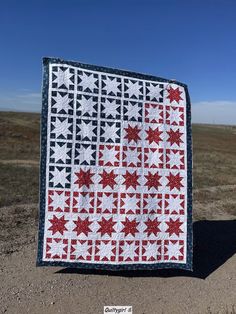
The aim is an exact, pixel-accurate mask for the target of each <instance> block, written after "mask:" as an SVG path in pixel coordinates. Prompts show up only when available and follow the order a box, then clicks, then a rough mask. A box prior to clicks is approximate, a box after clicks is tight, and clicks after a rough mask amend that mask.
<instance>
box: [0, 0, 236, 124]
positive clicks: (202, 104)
mask: <svg viewBox="0 0 236 314" xmlns="http://www.w3.org/2000/svg"><path fill="white" fill-rule="evenodd" d="M235 12H236V1H235V0H212V1H210V0H205V1H204V0H202V1H201V0H195V1H191V0H186V1H185V0H119V1H118V0H117V1H114V0H99V1H98V0H67V1H60V0H57V1H55V0H50V1H33V0H31V1H24V0H22V1H11V0H8V1H3V2H2V3H1V10H0V38H1V44H2V45H1V49H0V69H1V72H0V73H1V74H0V109H11V110H21V111H40V109H41V95H40V92H41V77H42V57H43V56H51V57H60V58H64V59H68V60H75V61H80V62H85V63H91V64H97V65H103V66H111V67H117V68H122V69H127V70H132V71H138V72H144V73H149V74H153V75H157V76H161V77H165V78H174V79H177V80H179V81H182V82H184V83H186V84H188V86H189V91H190V95H191V99H192V103H193V121H195V122H210V123H229V124H235V123H236V109H235V108H236V41H235V36H236V18H235V14H236V13H235Z"/></svg>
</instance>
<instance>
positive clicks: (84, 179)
mask: <svg viewBox="0 0 236 314" xmlns="http://www.w3.org/2000/svg"><path fill="white" fill-rule="evenodd" d="M75 175H76V176H77V177H78V180H76V181H75V184H78V185H79V188H81V187H82V186H83V185H85V186H86V187H87V188H89V186H90V184H93V181H92V179H91V178H92V176H93V175H94V174H93V173H91V172H90V169H89V170H87V171H83V170H82V169H80V172H78V173H75Z"/></svg>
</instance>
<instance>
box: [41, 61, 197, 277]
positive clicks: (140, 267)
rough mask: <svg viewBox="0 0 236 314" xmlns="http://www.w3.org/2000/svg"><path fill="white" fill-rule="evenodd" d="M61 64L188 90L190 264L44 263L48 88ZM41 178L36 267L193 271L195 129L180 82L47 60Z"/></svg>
mask: <svg viewBox="0 0 236 314" xmlns="http://www.w3.org/2000/svg"><path fill="white" fill-rule="evenodd" d="M51 63H60V64H66V65H71V66H74V67H79V68H82V69H87V70H93V71H100V72H106V73H112V74H117V75H122V76H128V77H133V78H137V79H142V80H150V81H158V82H163V83H175V84H177V85H180V86H182V87H183V88H184V90H185V94H186V124H187V125H186V129H187V249H186V252H187V256H186V263H184V264H180V263H171V262H169V263H155V264H148V263H147V264H139V263H134V264H129V265H127V264H103V263H83V262H63V261H43V239H44V219H45V205H46V204H45V203H46V200H45V194H46V176H45V173H46V160H47V119H48V87H49V65H50V64H51ZM40 135H41V137H40V147H41V150H40V151H41V153H40V175H39V186H40V191H39V226H38V253H37V260H36V266H60V267H72V268H82V269H101V270H114V271H119V270H154V269H170V268H173V269H183V270H191V271H192V270H193V268H192V259H193V230H192V126H191V102H190V96H189V92H188V88H187V85H186V84H184V83H181V82H178V81H176V80H169V79H164V78H161V77H157V76H153V75H148V74H143V73H137V72H132V71H126V70H120V69H115V68H108V67H102V66H96V65H91V64H85V63H80V62H75V61H66V60H63V59H60V58H49V57H45V58H43V80H42V110H41V121H40Z"/></svg>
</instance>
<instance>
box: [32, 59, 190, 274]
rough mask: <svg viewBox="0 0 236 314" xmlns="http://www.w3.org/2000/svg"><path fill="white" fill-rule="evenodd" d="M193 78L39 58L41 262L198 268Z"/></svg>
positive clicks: (71, 264)
mask: <svg viewBox="0 0 236 314" xmlns="http://www.w3.org/2000/svg"><path fill="white" fill-rule="evenodd" d="M190 112H191V110H190V98H189V94H188V89H187V86H186V85H185V84H183V83H180V82H177V81H173V80H167V79H164V78H159V77H155V76H151V75H146V74H140V73H134V72H130V71H123V70H118V69H112V68H106V67H99V66H94V65H88V64H82V63H78V62H72V61H65V60H61V59H54V58H44V59H43V88H42V116H41V166H40V215H39V218H40V219H39V234H38V256H37V265H38V266H46V265H52V266H66V267H80V268H84V269H87V268H94V269H98V268H99V269H108V270H122V269H129V270H137V269H157V268H182V269H188V270H191V269H192V148H191V113H190Z"/></svg>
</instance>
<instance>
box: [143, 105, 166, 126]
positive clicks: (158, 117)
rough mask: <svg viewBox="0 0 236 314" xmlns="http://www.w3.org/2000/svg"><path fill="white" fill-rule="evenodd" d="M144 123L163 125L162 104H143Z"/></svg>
mask: <svg viewBox="0 0 236 314" xmlns="http://www.w3.org/2000/svg"><path fill="white" fill-rule="evenodd" d="M144 113H145V122H148V123H163V121H164V106H163V104H162V105H160V104H152V103H145V109H144Z"/></svg>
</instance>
